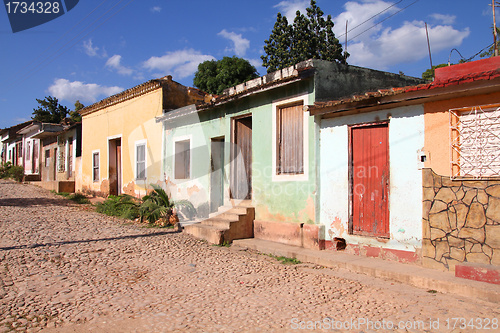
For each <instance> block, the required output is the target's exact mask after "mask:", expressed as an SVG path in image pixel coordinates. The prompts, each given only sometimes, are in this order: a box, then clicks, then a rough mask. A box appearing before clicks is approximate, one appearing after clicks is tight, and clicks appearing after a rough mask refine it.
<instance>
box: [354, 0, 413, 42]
mask: <svg viewBox="0 0 500 333" xmlns="http://www.w3.org/2000/svg"><path fill="white" fill-rule="evenodd" d="M419 1H420V0H415V1H413V2H412V3H411V4H409V5H408V6H406V7H404V8H401V9H400V10H398V11H397V12H395V13H394V14H392V15H389V16H387V17H386V18H384V19H383V20H381V21H379V22H377V23H376V24H374V25H372V26H371V27H369V28H368V29H365V30H363V31H362V32H360V33H359V34H357V35H356V36H354V37H352V38H351V39H350V40H351V41H352V40H353V39H355V38H356V37H359V36H360V35H362V34H364V33H365V32H367V31H368V30H371V29H373V28H375V27H376V26H377V25H379V24H381V23H382V22H384V21H386V20H388V19H390V18H391V17H393V16H394V15H397V14H399V13H401V12H402V11H403V10H405V9H407V8H408V7H410V6H413V5H414V4H416V3H417V2H419Z"/></svg>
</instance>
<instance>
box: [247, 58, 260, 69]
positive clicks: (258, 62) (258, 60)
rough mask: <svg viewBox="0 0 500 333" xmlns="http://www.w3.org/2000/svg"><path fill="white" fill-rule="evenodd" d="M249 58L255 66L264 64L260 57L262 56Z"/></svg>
mask: <svg viewBox="0 0 500 333" xmlns="http://www.w3.org/2000/svg"><path fill="white" fill-rule="evenodd" d="M247 60H248V62H249V63H250V64H251V65H252V66H254V67H255V68H258V67H260V66H262V59H260V58H259V59H247Z"/></svg>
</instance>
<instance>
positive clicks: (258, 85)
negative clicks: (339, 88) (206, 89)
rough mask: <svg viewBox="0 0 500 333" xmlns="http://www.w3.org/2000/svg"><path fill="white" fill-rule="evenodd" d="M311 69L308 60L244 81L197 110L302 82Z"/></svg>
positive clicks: (312, 66) (311, 62)
mask: <svg viewBox="0 0 500 333" xmlns="http://www.w3.org/2000/svg"><path fill="white" fill-rule="evenodd" d="M312 68H314V63H313V60H312V59H309V60H306V61H302V62H299V63H298V64H295V65H293V66H290V67H286V68H283V69H280V70H277V71H275V72H272V73H269V74H267V75H264V76H261V77H258V78H256V79H253V80H250V81H246V82H244V83H241V84H239V85H237V86H235V87H231V88H227V89H225V90H224V91H223V93H222V95H220V96H213V98H211V99H207V101H206V102H205V103H204V104H201V105H200V106H198V110H203V109H207V108H209V107H211V106H215V105H220V104H224V103H227V102H229V101H232V100H234V99H237V98H240V97H242V96H246V95H249V94H252V93H254V92H258V91H263V90H266V89H269V88H272V87H275V86H278V85H281V84H284V83H288V82H291V81H295V80H302V79H304V78H305V77H307V75H306V73H308V70H310V69H312Z"/></svg>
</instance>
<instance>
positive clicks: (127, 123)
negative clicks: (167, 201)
mask: <svg viewBox="0 0 500 333" xmlns="http://www.w3.org/2000/svg"><path fill="white" fill-rule="evenodd" d="M162 94H163V93H162V89H157V90H154V91H152V92H149V93H147V94H144V95H141V96H139V97H136V98H133V99H130V100H126V101H124V102H121V103H118V104H115V105H112V106H109V107H106V108H104V109H101V110H98V111H96V112H94V113H90V114H88V115H85V116H84V117H83V119H82V140H83V142H82V182H81V183H82V184H81V186H82V190H85V191H86V192H92V193H95V194H98V195H104V196H106V195H108V194H109V184H110V182H109V158H108V155H109V143H108V141H109V140H110V139H114V138H121V149H122V151H121V156H122V159H121V164H122V181H121V184H122V188H121V192H122V193H127V194H130V195H134V196H143V195H145V194H146V192H147V190H148V189H149V190H151V186H150V184H151V183H157V182H159V181H160V180H161V178H162V177H161V137H162V136H161V124H157V123H156V122H155V119H154V118H155V117H156V116H160V115H161V114H162V113H163V109H162ZM141 140H146V176H147V177H146V179H144V180H139V181H136V170H135V169H136V163H135V159H136V143H137V141H141ZM97 150H98V151H99V155H100V166H99V181H97V182H94V181H93V178H92V172H93V170H92V152H94V151H97ZM130 184H133V186H131V185H130ZM77 190H79V189H77Z"/></svg>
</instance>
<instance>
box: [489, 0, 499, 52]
mask: <svg viewBox="0 0 500 333" xmlns="http://www.w3.org/2000/svg"><path fill="white" fill-rule="evenodd" d="M490 6H491V8H492V9H493V50H494V53H493V54H494V55H495V57H497V56H498V45H497V21H496V18H495V9H496V7H497V6H498V3H496V4H495V0H491V5H490Z"/></svg>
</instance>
